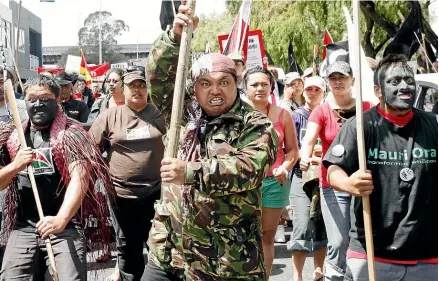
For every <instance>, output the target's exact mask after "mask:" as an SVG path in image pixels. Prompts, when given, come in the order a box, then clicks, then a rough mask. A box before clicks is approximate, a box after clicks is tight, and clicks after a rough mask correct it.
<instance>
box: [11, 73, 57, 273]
mask: <svg viewBox="0 0 439 281" xmlns="http://www.w3.org/2000/svg"><path fill="white" fill-rule="evenodd" d="M3 71H4V72H6V69H5V70H3ZM4 88H5V91H6V96H7V98H8V103H9V107H10V110H11V114H12V118H13V120H14V124H15V127H16V128H17V132H18V140H19V141H20V145H21V148H26V147H27V144H26V139H25V137H24V131H23V127H22V125H21V120H20V114H19V113H18V108H17V103H16V101H15V94H14V88H13V87H12V83H11V80H7V81H6V82H5V85H4ZM27 173H28V175H29V180H30V183H31V186H32V192H33V194H34V198H35V203H36V204H37V210H38V216H39V217H40V220H41V219H43V218H44V213H43V208H42V206H41V201H40V196H39V194H38V189H37V183H36V182H35V176H34V169H33V167H32V166H31V165H29V166H28V167H27ZM44 241H45V243H46V248H47V255H48V257H49V262H50V266H51V267H52V272H51V274H52V278H53V280H55V281H58V280H59V279H58V271H57V270H56V265H55V256H54V255H53V249H52V244H51V242H50V238H49V237H48V238H46V239H45V240H44Z"/></svg>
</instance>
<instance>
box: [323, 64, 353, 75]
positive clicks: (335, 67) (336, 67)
mask: <svg viewBox="0 0 439 281" xmlns="http://www.w3.org/2000/svg"><path fill="white" fill-rule="evenodd" d="M333 73H341V74H343V75H344V76H352V68H351V66H350V65H349V64H348V63H347V62H344V61H335V62H333V63H332V64H331V65H330V66H328V68H327V69H326V77H329V76H330V75H331V74H333Z"/></svg>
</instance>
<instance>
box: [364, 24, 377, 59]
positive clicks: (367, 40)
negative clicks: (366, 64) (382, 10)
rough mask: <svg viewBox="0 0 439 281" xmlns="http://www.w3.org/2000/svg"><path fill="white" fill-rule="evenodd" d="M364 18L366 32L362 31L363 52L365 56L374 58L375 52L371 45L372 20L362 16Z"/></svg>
mask: <svg viewBox="0 0 439 281" xmlns="http://www.w3.org/2000/svg"><path fill="white" fill-rule="evenodd" d="M364 18H365V20H366V32H365V33H364V52H365V53H366V56H367V57H371V58H375V56H376V53H375V49H374V48H373V45H372V40H371V37H372V30H373V26H374V24H375V23H374V21H373V20H372V19H371V18H369V17H364Z"/></svg>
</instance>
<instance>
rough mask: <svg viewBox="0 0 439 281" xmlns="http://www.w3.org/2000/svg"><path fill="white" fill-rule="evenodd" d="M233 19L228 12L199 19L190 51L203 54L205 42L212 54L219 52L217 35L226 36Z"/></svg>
mask: <svg viewBox="0 0 439 281" xmlns="http://www.w3.org/2000/svg"><path fill="white" fill-rule="evenodd" d="M234 19H235V17H232V15H231V14H230V13H228V12H225V13H223V14H221V15H218V14H212V15H208V16H203V17H201V18H200V23H199V25H198V28H197V29H196V30H195V32H194V39H193V40H192V49H193V51H195V52H203V51H204V50H205V47H206V42H209V43H210V46H211V51H212V52H219V44H218V35H222V34H228V33H229V32H230V30H231V28H232V24H233V21H234Z"/></svg>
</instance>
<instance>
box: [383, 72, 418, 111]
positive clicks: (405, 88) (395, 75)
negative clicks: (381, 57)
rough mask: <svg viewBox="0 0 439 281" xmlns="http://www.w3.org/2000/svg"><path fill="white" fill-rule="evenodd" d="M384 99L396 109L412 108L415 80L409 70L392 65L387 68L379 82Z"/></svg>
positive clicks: (414, 95) (414, 96)
mask: <svg viewBox="0 0 439 281" xmlns="http://www.w3.org/2000/svg"><path fill="white" fill-rule="evenodd" d="M380 86H381V92H382V94H383V98H384V101H385V102H386V103H387V104H388V105H390V106H392V107H393V108H396V109H398V110H409V109H412V108H413V104H414V103H415V98H416V82H415V77H414V75H413V73H412V72H411V71H409V70H408V69H406V68H404V67H400V66H398V65H397V66H394V67H390V68H389V69H387V71H386V72H385V73H384V75H383V79H382V82H381V85H380Z"/></svg>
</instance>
